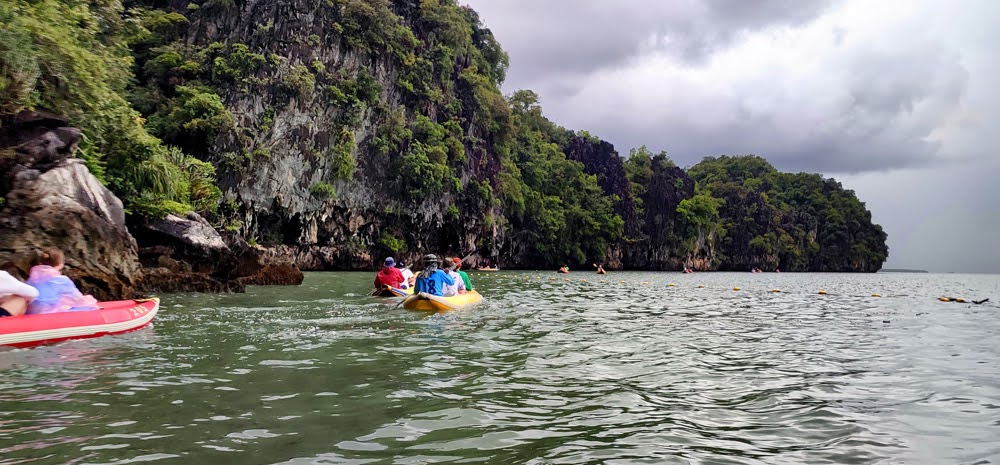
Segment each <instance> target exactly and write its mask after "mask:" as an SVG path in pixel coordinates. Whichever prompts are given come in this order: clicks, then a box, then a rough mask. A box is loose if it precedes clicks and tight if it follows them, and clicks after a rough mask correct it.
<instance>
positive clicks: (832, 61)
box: [465, 0, 1000, 271]
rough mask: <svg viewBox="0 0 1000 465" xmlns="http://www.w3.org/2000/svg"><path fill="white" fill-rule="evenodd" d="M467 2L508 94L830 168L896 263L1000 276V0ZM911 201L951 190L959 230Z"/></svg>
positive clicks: (713, 147) (626, 136) (668, 138)
mask: <svg viewBox="0 0 1000 465" xmlns="http://www.w3.org/2000/svg"><path fill="white" fill-rule="evenodd" d="M465 3H467V4H469V5H470V6H471V7H473V8H474V9H476V10H477V11H479V12H480V15H481V18H482V19H483V21H484V22H485V24H486V26H487V27H489V28H491V29H492V30H493V31H494V33H495V35H496V36H497V38H498V39H499V40H500V42H501V43H502V44H503V46H504V48H505V49H506V50H507V51H508V52H509V53H510V56H511V70H510V73H509V76H510V77H509V79H508V82H507V83H506V85H505V87H504V88H505V90H506V91H508V92H510V91H513V90H516V89H520V88H530V89H533V90H535V91H536V92H538V94H539V95H540V96H541V100H542V105H543V107H544V109H545V112H546V114H547V115H549V117H551V118H552V119H554V120H555V121H557V122H558V123H560V124H562V125H564V126H566V127H568V128H572V129H586V130H588V131H590V132H591V133H593V134H595V135H598V136H599V137H602V138H604V139H607V140H609V141H611V142H612V143H614V144H615V145H616V147H618V149H619V151H620V152H622V153H627V152H628V149H629V148H632V147H636V146H639V145H647V146H649V147H650V148H651V149H654V150H661V149H662V150H667V151H668V153H670V155H671V157H672V158H674V159H675V160H676V161H677V162H678V163H679V164H681V165H690V164H693V163H696V162H697V161H698V160H700V159H701V157H703V156H707V155H720V154H734V155H735V154H746V153H754V154H758V155H761V156H764V157H766V158H767V159H769V160H771V161H772V163H774V164H775V165H776V166H777V167H778V168H780V169H783V170H790V171H807V172H821V173H825V174H829V175H837V176H838V177H840V178H842V179H845V184H847V185H848V187H854V186H852V184H851V183H856V184H857V190H858V193H859V195H861V196H862V199H863V200H869V201H870V202H869V204H870V205H871V206H872V211H873V214H874V216H875V219H876V221H879V222H881V223H882V224H883V226H885V228H886V230H887V232H888V233H889V237H890V249H891V250H890V262H889V264H888V265H889V266H892V265H893V264H905V265H906V266H919V265H920V264H921V263H923V262H922V261H921V260H925V261H927V262H928V265H927V267H929V268H933V269H939V270H944V269H970V270H976V271H986V270H992V271H1000V247H996V246H995V245H990V244H987V242H990V241H993V242H995V240H993V239H991V238H992V237H993V236H995V235H996V233H998V232H1000V231H997V230H996V229H997V228H998V227H1000V207H998V206H997V205H996V204H995V201H994V200H993V199H995V198H998V197H1000V183H997V182H995V181H993V180H995V179H996V178H997V177H1000V163H997V159H998V157H997V156H996V153H995V150H996V149H995V147H997V146H998V145H1000V136H998V135H997V134H996V130H995V129H994V128H995V127H996V123H997V121H998V120H1000V90H998V86H995V85H994V84H993V82H994V81H995V80H996V76H997V75H1000V65H998V63H1000V58H998V56H997V54H996V53H995V52H994V51H993V50H994V45H993V44H995V43H1000V29H998V28H996V25H997V24H1000V2H992V1H988V0H981V1H970V2H965V3H962V4H961V5H958V4H955V3H953V2H949V1H946V0H920V1H915V2H911V1H893V0H887V1H885V2H864V1H856V0H848V1H842V2H832V1H796V0H772V1H755V2H747V1H742V0H677V1H670V2H665V1H660V0H623V1H620V2H608V1H605V0H572V1H571V0H546V1H537V0H505V1H496V0H467V1H466V2H465ZM935 173H940V174H941V176H944V177H946V179H940V180H938V181H935V179H936V174H935ZM928 183H930V184H931V185H927V184H928ZM949 196H952V197H954V198H956V199H958V198H961V201H960V202H959V203H957V204H958V205H961V206H960V207H951V205H953V204H952V203H949V201H948V198H949ZM908 198H914V199H916V198H920V199H927V198H940V199H943V200H941V201H936V202H931V203H932V204H933V205H935V206H936V207H935V208H936V209H938V210H942V211H946V212H947V216H948V218H949V220H948V221H949V224H948V225H941V224H937V223H935V222H933V221H923V220H915V219H914V217H913V215H925V214H930V213H923V212H920V207H919V205H913V206H911V207H910V208H906V207H905V206H904V205H906V202H907V199H908ZM956 202H958V201H957V200H956ZM925 203H926V201H925ZM893 241H897V242H893ZM931 248H933V250H934V251H935V252H934V253H933V254H924V255H926V256H924V257H921V250H930V249H931ZM970 251H976V252H970ZM932 256H933V257H934V258H933V259H931V257H932ZM947 257H971V258H969V259H962V260H960V259H958V258H955V259H954V260H952V261H949V259H948V258H947Z"/></svg>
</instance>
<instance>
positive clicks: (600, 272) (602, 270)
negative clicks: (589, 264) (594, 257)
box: [594, 263, 608, 274]
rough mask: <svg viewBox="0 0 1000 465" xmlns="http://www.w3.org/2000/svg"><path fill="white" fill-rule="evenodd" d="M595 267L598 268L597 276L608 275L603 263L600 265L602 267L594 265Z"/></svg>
mask: <svg viewBox="0 0 1000 465" xmlns="http://www.w3.org/2000/svg"><path fill="white" fill-rule="evenodd" d="M594 267H595V268H597V274H608V272H607V271H604V264H603V263H602V264H600V265H598V264H596V263H594Z"/></svg>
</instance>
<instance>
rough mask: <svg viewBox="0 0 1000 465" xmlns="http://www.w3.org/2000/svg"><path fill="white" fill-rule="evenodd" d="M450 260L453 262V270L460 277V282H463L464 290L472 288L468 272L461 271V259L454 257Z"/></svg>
mask: <svg viewBox="0 0 1000 465" xmlns="http://www.w3.org/2000/svg"><path fill="white" fill-rule="evenodd" d="M451 260H452V261H453V262H455V271H456V272H458V275H459V276H461V277H462V282H463V283H464V284H465V290H466V291H471V290H472V280H471V279H469V273H466V272H464V271H462V259H461V258H458V257H455V258H452V259H451Z"/></svg>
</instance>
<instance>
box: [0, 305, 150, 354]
mask: <svg viewBox="0 0 1000 465" xmlns="http://www.w3.org/2000/svg"><path fill="white" fill-rule="evenodd" d="M98 306H100V309H99V310H90V311H84V312H62V313H46V314H43V315H24V316H11V317H6V318H0V346H13V347H31V346H37V345H41V344H52V343H55V342H59V341H65V340H68V339H84V338H89V337H100V336H106V335H108V334H121V333H127V332H129V331H135V330H137V329H139V328H142V327H144V326H146V325H148V324H150V323H152V322H153V318H155V317H156V312H157V310H159V309H160V299H158V298H152V299H145V300H120V301H117V302H99V303H98Z"/></svg>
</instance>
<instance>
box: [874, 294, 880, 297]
mask: <svg viewBox="0 0 1000 465" xmlns="http://www.w3.org/2000/svg"><path fill="white" fill-rule="evenodd" d="M872 297H882V294H872Z"/></svg>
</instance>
